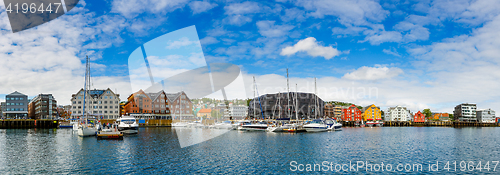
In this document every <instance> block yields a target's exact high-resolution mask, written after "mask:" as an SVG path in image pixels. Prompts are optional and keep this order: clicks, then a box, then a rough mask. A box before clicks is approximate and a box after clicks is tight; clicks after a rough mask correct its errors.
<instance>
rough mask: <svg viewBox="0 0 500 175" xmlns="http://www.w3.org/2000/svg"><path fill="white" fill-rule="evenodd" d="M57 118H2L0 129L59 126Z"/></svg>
mask: <svg viewBox="0 0 500 175" xmlns="http://www.w3.org/2000/svg"><path fill="white" fill-rule="evenodd" d="M58 125H59V122H58V121H57V120H33V119H5V120H0V129H21V128H57V127H58Z"/></svg>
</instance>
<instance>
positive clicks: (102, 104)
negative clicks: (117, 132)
mask: <svg viewBox="0 0 500 175" xmlns="http://www.w3.org/2000/svg"><path fill="white" fill-rule="evenodd" d="M85 94H87V95H86V96H85V98H86V101H87V104H86V105H85V108H90V109H85V110H86V111H89V115H90V116H95V117H97V118H98V119H117V118H119V117H120V116H119V102H120V95H119V94H115V93H114V92H113V91H112V90H111V89H109V88H108V89H94V90H87V93H84V90H83V89H80V90H79V91H78V92H77V93H76V94H73V95H71V118H73V119H78V118H80V117H81V116H82V115H83V110H84V108H83V103H84V102H83V99H84V95H85Z"/></svg>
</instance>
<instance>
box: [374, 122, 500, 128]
mask: <svg viewBox="0 0 500 175" xmlns="http://www.w3.org/2000/svg"><path fill="white" fill-rule="evenodd" d="M384 126H385V127H413V126H417V127H418V126H421V127H422V126H427V127H456V128H458V127H498V126H500V124H499V123H479V122H464V121H428V122H411V121H404V122H402V121H385V122H384Z"/></svg>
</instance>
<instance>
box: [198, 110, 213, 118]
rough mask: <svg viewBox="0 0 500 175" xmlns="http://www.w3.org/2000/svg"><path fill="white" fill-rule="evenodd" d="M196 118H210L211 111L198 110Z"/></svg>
mask: <svg viewBox="0 0 500 175" xmlns="http://www.w3.org/2000/svg"><path fill="white" fill-rule="evenodd" d="M196 117H204V118H212V109H200V110H199V111H198V112H197V113H196Z"/></svg>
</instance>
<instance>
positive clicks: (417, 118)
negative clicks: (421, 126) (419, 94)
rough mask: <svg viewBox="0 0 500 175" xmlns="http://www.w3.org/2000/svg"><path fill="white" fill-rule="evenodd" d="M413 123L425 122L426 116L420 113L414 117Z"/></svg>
mask: <svg viewBox="0 0 500 175" xmlns="http://www.w3.org/2000/svg"><path fill="white" fill-rule="evenodd" d="M413 122H425V115H424V114H423V113H422V112H420V111H418V112H417V113H415V115H414V116H413Z"/></svg>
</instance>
